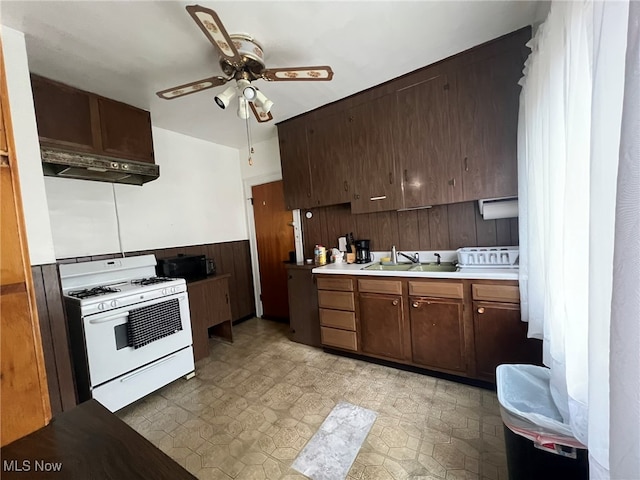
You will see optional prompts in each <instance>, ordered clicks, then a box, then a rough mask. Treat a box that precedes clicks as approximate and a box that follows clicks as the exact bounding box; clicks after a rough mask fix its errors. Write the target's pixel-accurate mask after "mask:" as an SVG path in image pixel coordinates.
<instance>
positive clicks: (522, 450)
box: [504, 425, 589, 480]
mask: <svg viewBox="0 0 640 480" xmlns="http://www.w3.org/2000/svg"><path fill="white" fill-rule="evenodd" d="M504 441H505V445H506V449H507V467H508V470H509V480H541V479H545V480H546V479H549V480H553V479H558V480H560V479H562V480H589V456H588V451H587V450H585V449H580V448H574V447H567V446H564V445H558V444H552V445H548V446H546V445H545V446H542V447H540V446H538V445H536V444H535V443H534V442H533V441H532V440H529V439H528V438H525V437H523V436H521V435H518V434H517V433H514V432H512V431H511V429H510V428H509V427H507V426H506V425H504ZM550 450H553V451H550Z"/></svg>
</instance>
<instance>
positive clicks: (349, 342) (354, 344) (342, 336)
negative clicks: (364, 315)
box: [320, 327, 358, 352]
mask: <svg viewBox="0 0 640 480" xmlns="http://www.w3.org/2000/svg"><path fill="white" fill-rule="evenodd" d="M320 335H321V337H322V344H323V345H327V346H329V347H337V348H344V349H345V350H353V351H354V352H355V351H357V350H358V339H357V337H356V332H348V331H346V330H338V329H337V328H328V327H320Z"/></svg>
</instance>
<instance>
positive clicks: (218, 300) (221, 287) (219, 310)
mask: <svg viewBox="0 0 640 480" xmlns="http://www.w3.org/2000/svg"><path fill="white" fill-rule="evenodd" d="M205 285H209V291H208V292H207V303H208V310H209V312H210V316H209V319H208V321H207V322H206V325H207V327H213V326H214V325H218V324H220V323H222V322H227V321H231V305H230V302H229V279H228V278H221V279H218V280H212V281H209V282H208V283H206V284H205Z"/></svg>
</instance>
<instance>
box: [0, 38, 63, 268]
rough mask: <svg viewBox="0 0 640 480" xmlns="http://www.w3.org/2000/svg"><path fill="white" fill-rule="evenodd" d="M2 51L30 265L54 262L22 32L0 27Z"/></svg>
mask: <svg viewBox="0 0 640 480" xmlns="http://www.w3.org/2000/svg"><path fill="white" fill-rule="evenodd" d="M1 34H2V50H3V53H4V64H5V71H6V77H7V78H6V80H7V90H8V93H9V106H10V109H11V121H12V125H13V138H14V142H15V149H16V158H17V160H18V174H19V177H20V189H21V192H22V207H23V213H24V219H25V226H26V230H27V244H28V246H29V257H30V260H31V265H43V264H46V263H53V262H55V259H56V257H55V255H54V246H53V237H52V234H51V226H50V224H49V211H48V207H47V197H46V195H45V189H44V180H43V175H42V166H41V162H40V144H39V143H38V130H37V127H36V117H35V113H34V109H33V96H32V94H31V82H30V80H29V65H28V62H27V50H26V46H25V41H24V34H22V32H18V31H17V30H12V29H10V28H7V27H5V26H2V30H1Z"/></svg>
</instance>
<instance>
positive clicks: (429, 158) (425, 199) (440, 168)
mask: <svg viewBox="0 0 640 480" xmlns="http://www.w3.org/2000/svg"><path fill="white" fill-rule="evenodd" d="M450 91H451V90H450V87H449V80H448V78H447V76H446V75H439V76H437V77H433V78H431V79H429V80H427V81H425V82H421V83H418V84H416V85H413V86H411V87H408V88H405V89H403V90H400V91H398V92H397V93H396V95H397V99H398V106H397V119H398V145H397V149H398V159H399V162H400V164H401V168H400V170H401V172H402V182H403V190H404V207H405V208H412V207H421V206H426V205H439V204H444V203H454V202H458V201H460V200H461V197H462V194H461V185H460V183H461V182H460V176H461V171H460V170H461V163H460V153H459V147H458V145H457V144H456V143H454V136H453V132H452V122H451V121H450V110H451V109H450V106H449V95H450Z"/></svg>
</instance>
